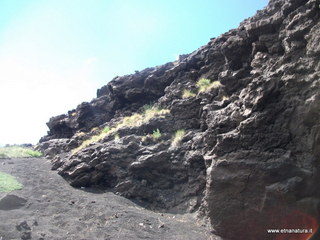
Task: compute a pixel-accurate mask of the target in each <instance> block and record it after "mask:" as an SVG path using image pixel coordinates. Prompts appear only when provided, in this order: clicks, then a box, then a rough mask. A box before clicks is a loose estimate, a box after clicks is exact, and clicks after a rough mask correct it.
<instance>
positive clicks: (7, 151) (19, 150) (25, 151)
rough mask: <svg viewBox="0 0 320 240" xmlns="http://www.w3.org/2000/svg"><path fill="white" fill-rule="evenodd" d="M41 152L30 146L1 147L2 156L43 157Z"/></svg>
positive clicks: (0, 155)
mask: <svg viewBox="0 0 320 240" xmlns="http://www.w3.org/2000/svg"><path fill="white" fill-rule="evenodd" d="M41 156H42V154H41V153H40V152H37V151H34V150H32V149H30V148H25V147H19V146H11V147H0V158H24V157H41Z"/></svg>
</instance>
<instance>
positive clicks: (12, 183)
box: [0, 172, 23, 192]
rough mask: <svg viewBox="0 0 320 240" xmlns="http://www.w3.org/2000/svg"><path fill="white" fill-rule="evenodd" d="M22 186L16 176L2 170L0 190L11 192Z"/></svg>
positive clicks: (0, 173)
mask: <svg viewBox="0 0 320 240" xmlns="http://www.w3.org/2000/svg"><path fill="white" fill-rule="evenodd" d="M22 187H23V185H22V184H21V183H19V182H18V181H17V179H16V178H15V177H14V176H12V175H10V174H7V173H4V172H0V192H11V191H13V190H19V189H22Z"/></svg>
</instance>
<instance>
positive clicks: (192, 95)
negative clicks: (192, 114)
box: [182, 89, 196, 99]
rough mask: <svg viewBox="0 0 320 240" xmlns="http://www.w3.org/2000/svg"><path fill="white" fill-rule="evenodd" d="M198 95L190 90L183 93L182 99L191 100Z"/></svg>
mask: <svg viewBox="0 0 320 240" xmlns="http://www.w3.org/2000/svg"><path fill="white" fill-rule="evenodd" d="M195 96H196V94H195V93H194V92H191V91H190V90H187V89H185V90H183V93H182V98H184V99H185V98H190V97H195Z"/></svg>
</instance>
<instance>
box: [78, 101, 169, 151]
mask: <svg viewBox="0 0 320 240" xmlns="http://www.w3.org/2000/svg"><path fill="white" fill-rule="evenodd" d="M168 113H170V110H169V109H160V108H158V107H155V106H152V105H145V106H144V112H143V113H142V114H139V113H135V114H133V115H131V116H127V117H124V118H123V119H122V120H121V121H120V122H119V123H118V124H117V125H116V126H115V127H113V128H110V127H105V128H104V129H103V130H102V131H101V132H100V133H99V134H97V135H93V136H92V137H91V138H89V139H88V140H85V141H84V142H83V143H82V144H81V145H80V146H79V147H77V148H75V149H74V150H73V154H75V153H77V152H78V151H80V150H81V149H83V148H85V147H87V146H89V145H90V144H92V143H95V142H98V141H99V140H101V139H103V138H105V137H106V136H107V135H112V134H115V133H116V132H117V131H118V130H119V129H121V128H124V127H138V126H141V125H142V124H143V123H146V122H148V121H149V120H150V119H151V118H154V117H162V116H164V115H166V114H168ZM116 138H117V139H118V138H119V135H117V134H116V136H115V139H116Z"/></svg>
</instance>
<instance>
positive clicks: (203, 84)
mask: <svg viewBox="0 0 320 240" xmlns="http://www.w3.org/2000/svg"><path fill="white" fill-rule="evenodd" d="M196 86H197V87H198V93H201V92H207V91H209V90H211V89H215V88H219V87H221V86H222V84H221V82H220V81H213V82H211V80H210V79H207V78H201V79H200V80H198V81H197V83H196Z"/></svg>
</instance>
